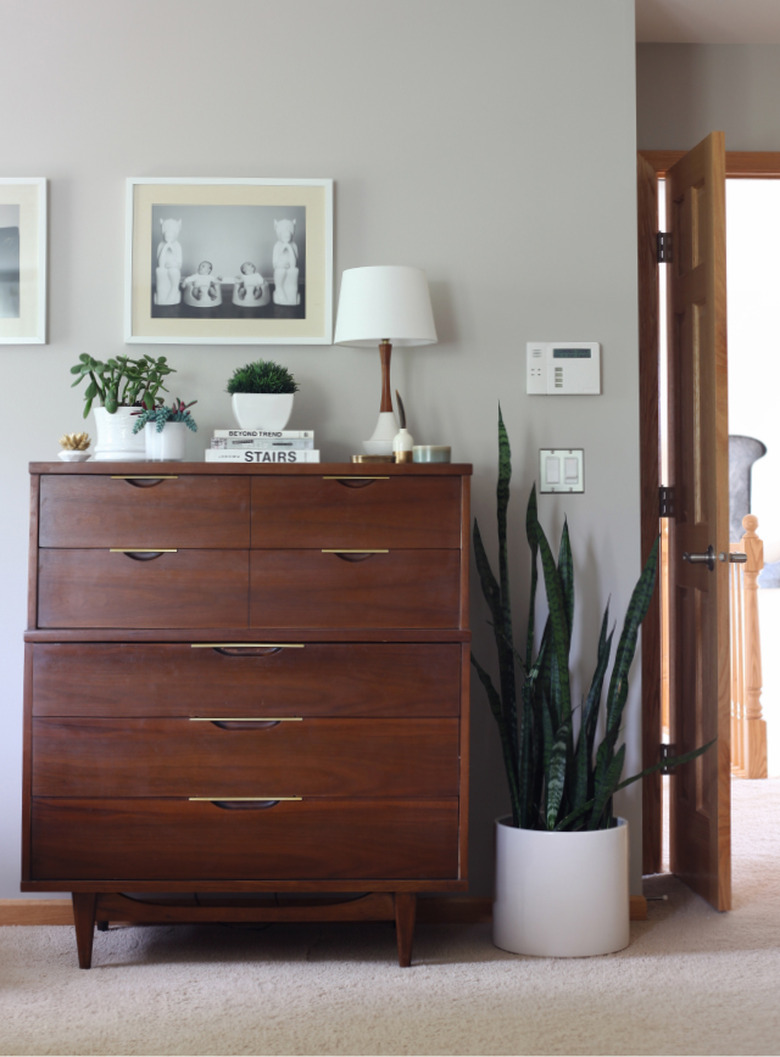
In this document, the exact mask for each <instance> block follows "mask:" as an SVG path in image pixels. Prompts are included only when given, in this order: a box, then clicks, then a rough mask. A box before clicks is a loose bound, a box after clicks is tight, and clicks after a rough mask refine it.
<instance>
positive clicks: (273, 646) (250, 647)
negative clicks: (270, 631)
mask: <svg viewBox="0 0 780 1057" xmlns="http://www.w3.org/2000/svg"><path fill="white" fill-rule="evenodd" d="M190 647H191V648H192V649H193V650H214V652H215V653H219V654H221V656H223V657H271V656H273V655H274V654H276V653H279V651H280V650H302V649H303V648H304V644H303V643H302V642H191V643H190Z"/></svg>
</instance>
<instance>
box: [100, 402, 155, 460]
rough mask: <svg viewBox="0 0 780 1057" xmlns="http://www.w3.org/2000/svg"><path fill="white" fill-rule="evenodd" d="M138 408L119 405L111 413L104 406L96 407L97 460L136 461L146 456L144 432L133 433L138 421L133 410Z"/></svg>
mask: <svg viewBox="0 0 780 1057" xmlns="http://www.w3.org/2000/svg"><path fill="white" fill-rule="evenodd" d="M138 410H139V409H138V408H137V407H136V408H134V407H118V408H117V409H116V411H115V412H114V414H113V415H110V414H109V413H108V411H106V409H105V408H104V407H96V408H95V409H94V414H95V427H96V434H97V440H96V442H95V455H94V458H95V459H96V460H97V461H100V460H102V461H107V460H115V461H117V462H135V461H137V460H140V459H145V458H146V445H145V444H144V435H143V433H133V426H134V425H135V424H136V422H137V421H138V418H137V416H136V415H134V414H133V412H134V411H138Z"/></svg>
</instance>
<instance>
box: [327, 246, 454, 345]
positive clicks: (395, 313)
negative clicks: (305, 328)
mask: <svg viewBox="0 0 780 1057" xmlns="http://www.w3.org/2000/svg"><path fill="white" fill-rule="evenodd" d="M436 340H437V338H436V326H435V324H434V322H433V311H432V310H431V298H430V295H429V293H428V280H427V278H426V275H425V272H424V271H422V269H421V268H410V267H407V266H405V265H392V264H389V265H376V266H373V267H369V268H348V269H347V270H346V271H345V272H344V273H343V274H342V276H341V293H340V296H339V309H338V316H337V318H336V335H335V338H334V343H335V344H336V345H360V346H365V347H367V348H368V347H370V348H376V347H377V345H378V344H379V342H380V341H389V342H391V343H392V344H393V345H433V344H434V342H435V341H436Z"/></svg>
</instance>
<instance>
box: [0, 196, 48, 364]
mask: <svg viewBox="0 0 780 1057" xmlns="http://www.w3.org/2000/svg"><path fill="white" fill-rule="evenodd" d="M46 191H47V184H46V178H45V177H43V176H31V177H0V343H2V344H4V345H45V344H46V247H47V240H48V235H47V217H46V204H47V195H46Z"/></svg>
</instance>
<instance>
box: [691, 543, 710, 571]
mask: <svg viewBox="0 0 780 1057" xmlns="http://www.w3.org/2000/svg"><path fill="white" fill-rule="evenodd" d="M683 561H684V562H690V563H691V565H706V566H707V568H708V569H709V571H710V572H712V570H713V569H714V568H715V551H714V550H713V549H712V544H710V545H709V547H708V548H707V552H706V554H690V553H689V552H688V551H684V552H683Z"/></svg>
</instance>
